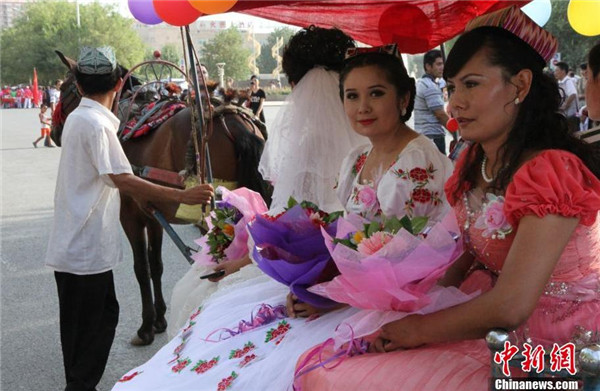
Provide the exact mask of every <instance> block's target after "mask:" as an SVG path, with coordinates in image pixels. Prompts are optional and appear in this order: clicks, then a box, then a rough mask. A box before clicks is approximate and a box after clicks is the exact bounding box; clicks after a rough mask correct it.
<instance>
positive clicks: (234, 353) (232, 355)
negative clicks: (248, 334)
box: [229, 341, 256, 359]
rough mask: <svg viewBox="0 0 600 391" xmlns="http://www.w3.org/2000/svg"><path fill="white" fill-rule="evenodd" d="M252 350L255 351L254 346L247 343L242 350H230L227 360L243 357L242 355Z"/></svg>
mask: <svg viewBox="0 0 600 391" xmlns="http://www.w3.org/2000/svg"><path fill="white" fill-rule="evenodd" d="M254 349H256V346H254V344H253V343H252V342H250V341H248V343H246V344H245V345H244V347H243V348H241V349H235V350H232V351H231V352H230V353H229V359H233V358H241V357H244V355H246V354H247V353H249V352H251V351H252V350H254Z"/></svg>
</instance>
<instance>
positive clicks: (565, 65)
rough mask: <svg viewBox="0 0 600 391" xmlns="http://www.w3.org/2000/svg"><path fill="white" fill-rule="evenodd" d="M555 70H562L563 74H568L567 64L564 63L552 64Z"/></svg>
mask: <svg viewBox="0 0 600 391" xmlns="http://www.w3.org/2000/svg"><path fill="white" fill-rule="evenodd" d="M554 65H555V66H556V67H557V68H560V69H562V70H563V71H565V72H569V64H567V63H566V62H564V61H559V62H557V63H556V64H554Z"/></svg>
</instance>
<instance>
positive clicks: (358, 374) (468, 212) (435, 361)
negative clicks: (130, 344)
mask: <svg viewBox="0 0 600 391" xmlns="http://www.w3.org/2000/svg"><path fill="white" fill-rule="evenodd" d="M505 26H509V27H505ZM467 31H468V32H467V33H465V34H464V35H463V36H462V37H461V38H460V39H459V40H458V41H457V42H456V44H455V45H454V48H453V49H452V52H451V53H450V55H449V57H448V60H447V62H446V65H445V70H444V76H445V78H446V80H447V82H448V89H449V92H450V93H451V97H450V110H451V113H452V116H453V117H454V118H456V119H457V120H458V123H459V126H460V131H461V136H462V137H463V138H464V139H466V140H469V141H471V142H472V145H471V146H470V147H469V148H468V149H467V150H466V151H465V152H464V153H463V154H462V156H461V157H460V158H459V160H458V162H457V165H456V167H455V172H454V174H453V176H452V177H451V178H450V179H449V180H448V182H447V184H446V194H447V196H448V200H449V202H450V204H451V205H452V206H453V209H454V211H455V213H456V215H457V218H458V221H459V223H460V225H461V230H462V234H463V240H464V242H465V245H466V249H467V250H468V251H465V253H464V254H463V255H462V256H461V257H460V258H459V259H458V260H457V261H456V263H455V264H454V265H453V267H452V268H451V269H450V270H449V272H448V273H447V275H446V276H445V277H444V279H443V281H441V283H442V284H444V285H455V286H459V287H460V289H461V290H463V291H465V292H474V291H477V290H479V291H481V292H482V293H481V295H479V296H478V297H476V298H475V299H473V300H471V301H469V302H467V303H464V304H461V305H457V306H455V307H452V308H449V309H446V310H442V311H439V312H435V313H432V314H428V315H410V316H407V317H405V318H403V319H401V320H398V321H395V322H392V323H388V324H387V325H385V326H383V327H382V329H381V332H380V333H379V334H378V335H377V336H376V338H375V339H374V340H373V342H372V343H371V346H370V352H372V353H374V354H364V355H359V356H354V357H351V358H347V359H345V360H344V361H343V362H341V364H339V365H338V366H336V367H335V368H333V369H325V368H323V367H319V368H318V369H315V370H312V371H309V372H308V373H306V374H305V375H303V376H301V377H300V378H298V379H297V384H298V385H299V386H300V387H301V389H303V390H311V391H313V390H345V391H346V390H420V391H422V390H487V389H488V387H489V378H490V376H491V372H490V353H489V351H488V349H487V347H486V344H485V342H484V339H483V338H484V337H485V335H486V333H487V332H488V331H490V330H491V329H495V328H502V329H506V330H510V331H513V338H514V339H513V340H512V343H513V344H514V345H515V346H517V347H518V348H519V349H520V351H522V350H523V347H524V345H523V343H525V342H527V343H529V344H530V345H532V347H536V346H537V345H543V346H550V347H552V345H553V344H554V343H556V344H558V345H564V344H566V343H569V342H573V343H574V344H575V345H582V344H587V343H590V342H594V338H596V339H597V338H598V331H600V218H599V217H600V216H599V211H600V180H599V179H598V178H599V177H600V150H599V148H598V147H597V146H596V147H594V146H592V145H589V144H585V143H583V142H581V141H579V140H578V139H575V138H573V137H571V136H570V135H569V134H568V130H567V124H566V120H565V119H564V117H562V116H560V115H559V114H557V112H558V105H559V102H560V96H559V94H558V91H557V88H556V82H554V81H553V80H551V79H550V78H548V77H547V76H545V75H544V74H543V72H542V71H543V67H544V65H545V63H546V61H548V60H549V59H550V58H551V57H552V55H553V53H554V51H555V50H556V46H557V45H556V40H555V38H554V37H552V36H551V35H550V34H549V33H547V32H545V31H544V30H542V29H541V28H539V27H538V26H537V25H535V23H533V22H532V21H531V20H530V19H528V18H527V17H526V16H525V15H524V14H523V13H522V12H521V11H520V10H519V9H518V8H516V7H514V8H509V9H505V10H501V11H499V12H497V13H494V14H491V15H487V16H484V17H482V18H478V19H476V20H474V21H472V22H471V24H470V25H469V26H467ZM306 356H307V355H306V353H305V355H304V357H301V358H300V359H299V361H298V362H299V363H302V364H303V366H304V368H307V367H309V366H310V365H311V364H315V363H317V362H318V359H313V360H311V361H310V362H309V363H308V365H304V364H306V363H305V362H303V361H305V360H304V358H305V357H306ZM326 358H327V354H322V355H321V357H320V359H321V360H326ZM327 366H328V367H330V366H333V363H330V364H328V365H327ZM515 374H516V373H514V372H513V375H515ZM521 375H522V374H521Z"/></svg>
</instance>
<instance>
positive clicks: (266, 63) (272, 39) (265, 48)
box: [256, 27, 296, 73]
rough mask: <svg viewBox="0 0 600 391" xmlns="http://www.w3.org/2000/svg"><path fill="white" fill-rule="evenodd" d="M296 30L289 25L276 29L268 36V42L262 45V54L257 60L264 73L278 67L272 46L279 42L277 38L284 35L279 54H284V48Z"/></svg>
mask: <svg viewBox="0 0 600 391" xmlns="http://www.w3.org/2000/svg"><path fill="white" fill-rule="evenodd" d="M295 32H296V30H294V29H291V28H289V27H282V28H278V29H275V30H274V31H273V32H272V33H271V34H270V35H269V37H268V38H267V42H265V43H264V44H263V45H262V50H261V52H260V56H259V57H258V59H257V60H256V62H257V64H256V65H257V66H258V69H260V70H261V72H262V73H271V72H273V69H275V68H276V67H277V62H276V61H275V59H274V58H273V56H272V55H271V48H272V47H273V46H274V45H275V43H276V42H277V38H279V37H283V46H282V47H281V48H280V49H279V55H280V56H281V55H282V54H283V49H284V48H285V46H286V45H287V43H288V41H289V40H290V38H291V37H292V35H294V33H295Z"/></svg>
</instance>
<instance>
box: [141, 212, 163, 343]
mask: <svg viewBox="0 0 600 391" xmlns="http://www.w3.org/2000/svg"><path fill="white" fill-rule="evenodd" d="M146 231H147V233H148V261H149V263H150V276H151V278H152V288H153V290H154V310H155V312H156V318H155V320H154V324H153V326H154V332H155V333H162V332H164V331H165V330H166V329H167V319H166V318H165V312H166V311H167V305H166V303H165V298H164V297H163V292H162V281H161V278H162V274H163V261H162V238H163V229H162V227H161V226H160V224H159V223H158V222H157V221H154V220H153V221H151V222H149V223H148V225H147V226H146Z"/></svg>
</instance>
